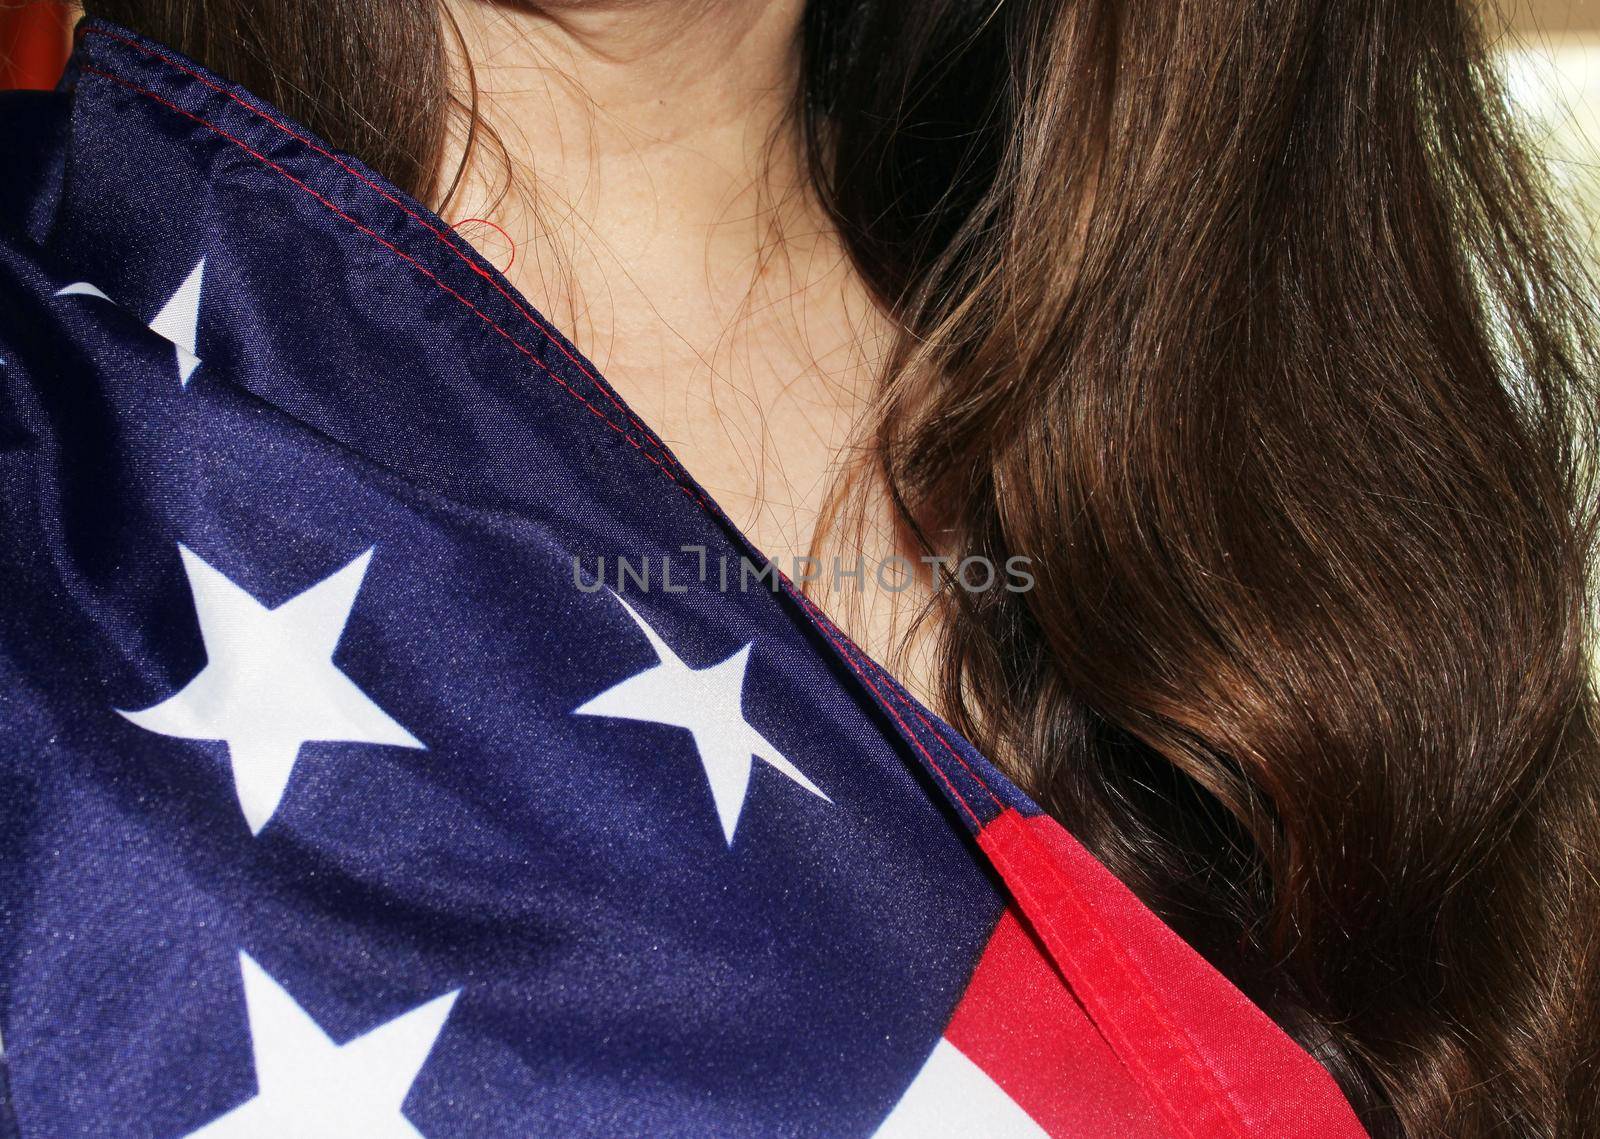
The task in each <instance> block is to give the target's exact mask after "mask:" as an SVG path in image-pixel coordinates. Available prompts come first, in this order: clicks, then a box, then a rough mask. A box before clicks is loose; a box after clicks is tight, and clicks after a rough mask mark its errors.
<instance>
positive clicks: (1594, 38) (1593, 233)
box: [0, 0, 1600, 266]
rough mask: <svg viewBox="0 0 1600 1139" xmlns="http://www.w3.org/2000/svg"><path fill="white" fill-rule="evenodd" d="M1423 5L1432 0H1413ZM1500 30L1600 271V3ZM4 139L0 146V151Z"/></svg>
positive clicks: (9, 23)
mask: <svg viewBox="0 0 1600 1139" xmlns="http://www.w3.org/2000/svg"><path fill="white" fill-rule="evenodd" d="M1413 2H1415V3H1421V4H1426V3H1428V2H1429V0H1413ZM1484 3H1486V4H1488V5H1490V6H1491V8H1492V9H1493V13H1494V14H1493V16H1492V17H1491V18H1492V20H1493V26H1495V27H1502V26H1503V27H1504V28H1505V29H1506V31H1505V34H1504V35H1502V36H1500V37H1499V42H1498V46H1497V55H1498V58H1499V59H1500V61H1501V64H1502V66H1503V67H1504V69H1505V73H1506V77H1507V83H1508V88H1509V90H1510V93H1511V97H1512V99H1513V101H1514V102H1515V103H1516V104H1517V106H1518V107H1519V108H1520V109H1521V110H1522V111H1523V112H1525V113H1526V114H1527V116H1528V117H1529V119H1530V120H1531V126H1532V133H1533V136H1534V139H1535V141H1536V144H1537V146H1538V148H1539V149H1540V151H1541V152H1543V154H1544V156H1545V157H1546V159H1547V160H1548V162H1549V165H1550V170H1551V174H1552V177H1553V178H1554V179H1555V182H1556V186H1557V188H1558V190H1559V192H1560V193H1561V196H1562V197H1563V199H1564V200H1565V201H1566V202H1567V203H1568V204H1569V205H1570V206H1571V208H1572V209H1573V211H1574V212H1575V214H1576V215H1577V217H1578V224H1579V229H1580V232H1581V233H1582V234H1583V235H1584V236H1585V237H1586V238H1587V243H1588V246H1589V248H1590V250H1591V251H1592V252H1593V254H1594V257H1595V264H1596V265H1597V266H1600V0H1484ZM70 7H71V5H69V4H66V3H60V2H57V0H0V89H5V88H8V87H51V86H53V85H54V84H55V81H56V77H57V76H58V75H59V74H60V72H61V64H62V61H63V60H65V59H66V55H67V49H68V43H69V39H70V28H71V22H72V18H71V16H70V15H69V10H70ZM3 149H4V140H0V151H3Z"/></svg>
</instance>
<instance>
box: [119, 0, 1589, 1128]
mask: <svg viewBox="0 0 1600 1139" xmlns="http://www.w3.org/2000/svg"><path fill="white" fill-rule="evenodd" d="M89 7H90V9H91V10H92V11H93V12H94V13H95V14H97V15H103V16H106V17H108V18H110V19H113V20H116V21H118V22H121V23H124V24H127V25H131V26H133V27H135V28H137V29H138V30H140V31H142V32H144V33H146V34H148V35H150V36H152V37H154V38H156V39H159V40H162V41H165V42H167V43H170V44H171V45H173V46H174V47H176V48H178V49H180V50H182V51H184V52H186V53H188V54H189V55H191V56H194V57H196V58H198V59H199V60H201V61H202V62H204V63H206V64H207V65H209V66H210V67H212V68H213V69H215V70H217V71H220V72H222V73H223V74H225V75H228V76H230V77H231V78H233V79H235V80H238V81H239V82H241V83H243V84H244V85H246V86H247V87H250V88H252V89H253V90H255V91H256V92H257V93H258V94H260V95H262V96H263V97H265V98H267V99H270V100H272V101H274V102H275V103H277V104H278V105H280V106H281V107H282V108H283V109H284V110H285V111H286V112H287V113H288V114H290V115H292V116H294V117H296V118H298V119H299V120H301V121H302V122H304V123H306V124H307V125H309V126H310V127H311V128H312V129H314V130H316V131H317V132H319V133H320V134H321V135H323V136H324V137H325V138H327V139H329V140H330V141H331V142H332V143H333V144H335V145H336V146H339V147H341V148H343V149H345V150H348V151H351V152H353V153H355V154H357V155H359V156H360V157H362V158H364V159H365V160H366V161H367V162H369V163H371V164H372V165H373V166H375V167H377V168H378V169H379V170H381V171H383V172H384V173H385V174H387V175H388V176H389V177H390V178H392V179H393V180H394V181H396V182H397V183H399V184H400V185H401V186H402V187H404V188H406V189H408V190H410V191H412V192H413V193H415V194H417V195H418V196H419V197H421V198H423V199H424V200H430V201H433V202H435V203H437V202H439V201H440V200H441V198H442V197H444V196H445V194H446V193H447V188H446V187H444V186H442V185H440V184H439V183H438V175H437V173H436V172H437V171H438V170H439V168H440V166H441V163H442V158H443V155H444V149H443V148H445V147H446V145H447V141H448V139H449V137H450V130H451V129H452V128H451V126H450V119H451V115H450V107H451V104H452V101H453V100H456V99H457V98H458V96H457V94H453V93H452V92H451V90H450V88H449V69H448V67H447V66H446V51H445V46H446V43H447V36H448V34H449V32H448V24H447V21H446V20H445V19H444V17H443V14H442V12H441V9H440V7H439V4H438V2H437V0H92V2H91V3H90V4H89ZM1487 33H1488V30H1487V29H1486V28H1485V27H1484V26H1483V25H1482V16H1481V14H1480V12H1479V11H1478V9H1477V8H1476V7H1475V6H1473V5H1470V4H1468V3H1466V2H1463V0H920V2H918V3H914V4H913V3H907V2H904V0H810V3H809V6H808V9H807V12H806V16H805V28H804V39H803V47H804V53H805V66H804V71H803V82H802V85H801V87H802V89H801V90H800V91H799V92H797V103H796V109H797V112H798V113H799V115H800V116H801V119H800V121H801V122H802V123H803V124H804V128H805V132H806V136H807V142H808V146H809V148H810V156H811V161H812V164H813V172H814V181H815V183H816V187H817V190H818V192H819V193H820V195H821V197H822V200H823V201H824V202H825V203H826V205H827V207H828V208H829V209H830V210H831V212H832V214H833V216H834V218H835V219H836V221H837V224H838V226H839V229H840V230H841V232H842V233H843V235H844V237H845V239H846V241H847V243H848V245H849V249H850V252H851V255H852V257H853V259H854V261H855V263H856V265H857V267H858V268H859V270H860V272H861V274H862V276H863V277H864V278H865V280H866V282H867V283H868V285H869V286H870V287H871V288H872V289H873V291H874V292H875V294H876V295H877V297H878V299H879V301H880V303H881V305H882V306H883V308H884V309H885V310H886V311H887V312H888V313H889V314H891V315H892V317H893V318H894V319H895V320H896V321H897V322H898V324H899V325H900V327H902V328H903V329H904V335H903V338H902V340H901V342H900V348H899V350H898V352H897V353H896V354H895V355H894V356H893V357H892V359H891V360H890V363H889V367H888V368H887V371H886V375H885V378H884V385H885V388H884V407H885V409H886V410H885V413H884V415H883V418H882V420H881V426H880V428H879V430H878V433H877V436H876V440H877V447H876V448H875V452H876V456H877V460H878V462H879V464H880V466H881V470H882V473H883V475H884V476H885V477H886V479H887V480H888V485H889V486H891V487H892V488H893V491H894V494H895V497H896V501H897V502H898V504H899V507H900V509H901V511H902V512H903V514H904V520H905V521H906V523H907V524H908V525H910V526H911V527H913V528H914V529H916V528H919V527H920V528H922V529H924V530H926V529H931V527H932V525H933V524H934V523H936V524H937V526H938V528H939V530H940V531H941V532H944V531H945V530H946V529H947V528H948V529H950V530H951V532H952V533H954V534H955V535H956V536H957V539H958V541H957V545H958V546H959V547H960V548H961V550H962V551H963V552H966V553H970V554H974V555H985V556H987V557H989V558H991V559H993V560H994V561H995V563H996V564H1001V563H1003V561H1004V559H1005V558H1007V557H1008V556H1010V555H1011V554H1013V553H1016V552H1024V553H1028V554H1030V555H1031V556H1033V558H1034V569H1035V573H1036V577H1037V585H1036V587H1035V588H1034V589H1033V590H1031V591H1030V592H1027V593H1010V592H1006V591H1004V590H994V591H990V592H987V593H984V594H980V595H968V594H966V593H964V591H961V590H950V591H948V592H947V593H946V594H945V595H943V596H944V599H945V600H944V604H946V605H947V607H948V613H947V614H946V617H947V619H946V620H945V621H943V622H942V623H941V626H942V629H943V632H942V634H941V635H942V636H943V637H944V638H945V642H944V643H945V650H946V651H945V652H944V654H943V656H942V658H941V659H942V660H943V662H944V665H945V670H944V673H943V677H942V683H943V703H944V707H945V708H946V709H947V710H949V711H950V712H951V713H952V715H953V716H954V718H955V719H956V720H957V722H958V726H959V727H961V728H962V729H964V730H965V731H966V732H967V733H968V734H970V735H971V736H973V737H974V738H975V739H976V741H977V742H978V743H979V744H980V745H981V746H983V747H985V748H987V749H988V750H989V751H990V752H991V754H994V755H995V756H997V757H1000V758H1001V759H1002V760H1003V761H1004V762H1005V763H1006V764H1007V765H1008V766H1009V767H1010V769H1011V770H1012V772H1013V774H1014V775H1015V776H1016V777H1017V778H1018V779H1019V780H1020V781H1021V782H1022V783H1023V784H1024V785H1025V786H1027V787H1028V788H1029V789H1031V791H1032V792H1033V793H1034V794H1035V795H1036V796H1037V797H1038V799H1039V800H1040V801H1041V802H1042V803H1043V804H1044V805H1045V806H1046V807H1047V808H1048V809H1049V810H1051V811H1052V812H1054V813H1055V814H1056V815H1057V816H1058V817H1059V818H1061V819H1062V820H1063V821H1064V822H1065V823H1066V825H1067V826H1068V827H1070V828H1071V829H1072V830H1073V831H1074V832H1075V833H1076V834H1077V835H1078V836H1079V837H1080V838H1081V839H1083V840H1084V841H1085V842H1086V843H1087V844H1088V845H1089V846H1090V847H1091V849H1093V850H1094V851H1095V853H1096V854H1097V855H1098V856H1099V857H1100V858H1101V859H1102V860H1104V861H1105V862H1106V863H1107V865H1109V866H1110V867H1111V868H1112V869H1113V870H1114V871H1115V872H1116V873H1117V874H1119V875H1120V876H1121V877H1122V878H1123V879H1124V880H1125V881H1127V882H1128V883H1129V884H1130V885H1131V886H1133V887H1134V888H1135V889H1136V890H1137V891H1138V892H1139V893H1140V895H1141V896H1142V897H1143V898H1145V899H1146V901H1147V902H1149V904H1150V905H1152V906H1153V907H1154V908H1155V909H1156V910H1157V911H1158V912H1159V913H1161V914H1162V915H1163V916H1164V917H1165V918H1166V919H1167V920H1168V921H1169V922H1171V923H1172V924H1173V925H1174V926H1175V927H1176V928H1178V929H1179V930H1180V932H1182V933H1183V934H1184V935H1185V936H1186V937H1187V938H1189V939H1190V940H1191V941H1192V942H1193V943H1194V944H1195V945H1196V946H1197V947H1198V948H1200V949H1201V950H1202V951H1203V952H1204V953H1205V954H1206V955H1207V956H1208V957H1209V958H1210V959H1211V960H1212V961H1214V962H1215V963H1216V964H1217V966H1218V967H1219V968H1221V969H1222V970H1223V971H1224V972H1226V973H1227V974H1228V975H1229V976H1230V977H1231V978H1233V979H1234V980H1235V982H1236V983H1238V984H1239V985H1240V986H1241V987H1242V988H1243V989H1244V990H1245V991H1246V992H1248V993H1249V994H1250V995H1251V996H1252V997H1254V998H1255V999H1256V1000H1257V1001H1258V1002H1259V1003H1260V1004H1261V1005H1262V1006H1263V1007H1264V1008H1265V1009H1267V1011H1268V1012H1269V1013H1271V1014H1272V1015H1273V1016H1274V1017H1275V1018H1277V1020H1278V1021H1279V1022H1280V1023H1281V1024H1283V1025H1284V1026H1285V1027H1286V1028H1287V1029H1288V1031H1290V1032H1291V1033H1292V1034H1293V1035H1294V1036H1295V1037H1296V1038H1297V1039H1298V1040H1300V1041H1301V1042H1302V1043H1303V1044H1304V1045H1305V1046H1306V1047H1307V1048H1308V1049H1309V1050H1310V1051H1311V1052H1312V1053H1313V1054H1314V1055H1315V1056H1317V1057H1318V1058H1319V1059H1320V1060H1321V1061H1322V1062H1323V1063H1324V1064H1325V1065H1326V1066H1327V1067H1328V1068H1329V1069H1330V1070H1331V1071H1332V1072H1333V1073H1334V1074H1335V1076H1336V1077H1337V1078H1338V1079H1339V1081H1340V1082H1341V1084H1342V1085H1343V1087H1344V1088H1345V1090H1346V1092H1347V1094H1348V1095H1349V1096H1350V1098H1351V1099H1352V1101H1353V1102H1354V1103H1355V1104H1356V1105H1357V1106H1358V1108H1359V1110H1360V1111H1361V1113H1362V1115H1363V1117H1364V1119H1365V1120H1366V1121H1367V1123H1368V1125H1369V1127H1370V1129H1371V1130H1372V1131H1373V1133H1374V1134H1376V1135H1394V1136H1407V1137H1424V1136H1427V1137H1439V1139H1446V1137H1448V1139H1470V1137H1475V1136H1488V1135H1515V1136H1577V1135H1580V1134H1584V1133H1587V1134H1594V1131H1593V1130H1592V1128H1594V1127H1596V1126H1600V1090H1597V1083H1600V1079H1597V1068H1596V1065H1597V1058H1596V1057H1597V1051H1600V1007H1597V961H1600V884H1597V874H1600V859H1597V852H1600V802H1597V799H1600V747H1597V737H1596V717H1595V705H1594V703H1593V696H1592V688H1591V671H1590V669H1591V662H1590V648H1591V645H1590V638H1589V631H1588V629H1589V612H1588V594H1587V586H1588V578H1589V566H1590V561H1591V549H1592V543H1593V540H1594V537H1595V521H1596V519H1595V498H1594V494H1593V493H1592V491H1593V485H1592V484H1593V479H1594V474H1595V472H1594V468H1593V465H1592V463H1591V462H1590V450H1591V444H1592V441H1593V440H1594V438H1595V428H1596V426H1597V424H1596V418H1597V406H1596V379H1597V376H1600V361H1597V352H1596V347H1595V339H1594V338H1595V336H1596V330H1597V328H1600V313H1597V311H1596V310H1597V305H1596V294H1595V291H1594V287H1593V284H1592V283H1591V282H1590V281H1589V279H1588V278H1587V277H1586V276H1585V275H1584V273H1583V272H1582V271H1581V270H1580V269H1579V268H1578V265H1579V260H1578V257H1577V256H1576V255H1575V253H1574V252H1573V250H1572V248H1571V246H1570V245H1569V244H1568V242H1567V239H1566V238H1565V237H1564V236H1563V233H1562V230H1561V227H1560V226H1559V225H1558V224H1557V223H1556V221H1555V219H1556V216H1557V215H1556V211H1555V209H1554V208H1553V207H1552V205H1551V203H1550V201H1549V199H1548V197H1547V192H1546V189H1545V185H1544V181H1543V178H1542V175H1541V172H1540V170H1539V169H1538V168H1537V167H1536V166H1535V165H1534V164H1533V163H1532V162H1531V161H1530V159H1529V157H1528V154H1529V152H1528V150H1527V149H1526V148H1525V146H1524V145H1523V144H1522V142H1521V141H1520V140H1519V137H1518V128H1517V124H1516V122H1515V119H1514V116H1513V115H1512V114H1511V112H1510V111H1509V110H1508V104H1507V103H1506V101H1505V99H1504V97H1503V94H1502V92H1501V90H1500V88H1499V86H1498V82H1497V79H1496V74H1495V72H1494V70H1493V69H1492V67H1491V65H1490V62H1489V60H1488V57H1487V54H1486V43H1487V39H1488V34H1487ZM463 97H464V96H463ZM919 532H921V531H919ZM948 545H949V543H948V542H947V541H945V540H944V539H941V549H945V548H946V547H948ZM1586 1127H1587V1128H1588V1129H1589V1130H1587V1131H1586V1130H1585V1129H1586Z"/></svg>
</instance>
